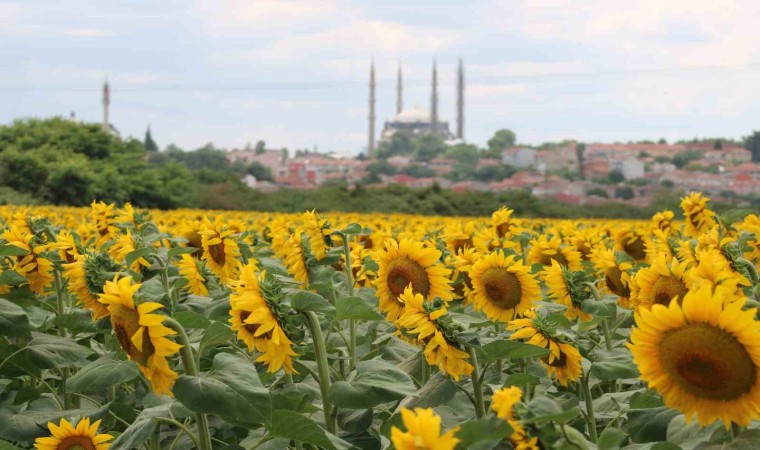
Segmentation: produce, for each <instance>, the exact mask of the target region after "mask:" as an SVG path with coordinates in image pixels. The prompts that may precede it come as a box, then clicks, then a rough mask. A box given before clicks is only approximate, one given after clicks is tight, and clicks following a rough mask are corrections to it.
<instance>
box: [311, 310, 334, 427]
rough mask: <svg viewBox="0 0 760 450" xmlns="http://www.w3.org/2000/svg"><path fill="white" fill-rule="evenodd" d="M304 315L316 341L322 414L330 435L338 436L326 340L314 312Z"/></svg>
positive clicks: (315, 348)
mask: <svg viewBox="0 0 760 450" xmlns="http://www.w3.org/2000/svg"><path fill="white" fill-rule="evenodd" d="M303 315H304V317H305V318H306V325H307V326H308V327H309V331H310V332H311V339H312V341H314V356H315V358H316V360H317V371H318V372H319V391H320V393H321V394H322V413H323V414H324V416H325V428H327V431H329V432H330V433H332V434H336V432H337V428H338V424H337V421H336V417H335V416H334V415H333V407H332V402H330V365H329V363H328V361H327V348H326V347H325V340H324V338H323V337H322V326H321V325H320V324H319V319H318V318H317V315H316V314H314V312H312V311H304V312H303Z"/></svg>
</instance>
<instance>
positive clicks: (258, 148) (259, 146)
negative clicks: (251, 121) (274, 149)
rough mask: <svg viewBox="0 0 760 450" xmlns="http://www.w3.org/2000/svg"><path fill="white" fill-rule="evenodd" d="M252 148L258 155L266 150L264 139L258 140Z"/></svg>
mask: <svg viewBox="0 0 760 450" xmlns="http://www.w3.org/2000/svg"><path fill="white" fill-rule="evenodd" d="M254 150H255V151H256V154H257V155H260V154H262V153H264V152H265V151H267V143H266V142H264V141H258V142H257V143H256V147H254Z"/></svg>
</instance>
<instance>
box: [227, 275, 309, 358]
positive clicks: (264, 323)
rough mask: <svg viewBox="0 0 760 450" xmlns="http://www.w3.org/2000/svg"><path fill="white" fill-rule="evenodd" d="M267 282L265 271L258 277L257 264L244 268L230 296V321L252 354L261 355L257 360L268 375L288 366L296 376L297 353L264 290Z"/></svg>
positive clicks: (238, 336)
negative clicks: (295, 359) (265, 367)
mask: <svg viewBox="0 0 760 450" xmlns="http://www.w3.org/2000/svg"><path fill="white" fill-rule="evenodd" d="M265 279H266V274H265V273H264V272H262V273H261V274H260V275H259V276H258V277H257V276H256V265H255V264H254V263H249V264H247V265H245V266H243V267H242V269H241V272H240V279H239V280H238V281H237V282H236V283H235V284H234V286H233V292H232V294H231V295H230V307H231V309H230V319H229V322H230V324H231V328H232V331H237V338H238V339H239V340H241V341H243V342H245V343H246V345H247V346H248V351H253V350H254V349H256V350H257V351H259V352H261V355H260V356H259V357H258V358H257V359H256V361H257V362H261V363H263V364H264V365H266V366H267V371H268V372H271V373H275V372H277V371H278V370H280V369H281V368H283V367H284V368H285V372H287V373H293V372H294V370H293V362H292V359H291V357H292V356H296V355H297V354H296V352H294V351H293V342H291V340H290V339H288V336H287V335H286V334H285V331H283V329H282V327H281V326H280V322H279V321H278V319H277V316H276V315H275V314H274V312H273V311H272V308H273V307H272V305H270V303H269V301H267V299H266V297H265V294H264V293H263V291H262V289H261V286H260V283H262V282H264V280H265Z"/></svg>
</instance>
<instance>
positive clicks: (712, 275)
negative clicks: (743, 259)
mask: <svg viewBox="0 0 760 450" xmlns="http://www.w3.org/2000/svg"><path fill="white" fill-rule="evenodd" d="M695 255H696V256H695V257H696V259H697V264H696V267H694V268H693V269H692V270H691V275H692V278H693V284H694V285H697V286H701V285H704V284H706V285H709V286H710V287H711V289H712V290H713V291H715V290H716V289H717V288H718V287H720V288H721V290H722V291H723V292H724V294H725V295H726V296H725V297H724V299H723V301H724V302H734V301H742V302H743V301H744V298H745V296H744V292H743V291H742V287H743V286H749V285H750V284H751V283H750V281H749V280H748V279H747V278H746V277H745V276H744V275H742V274H740V273H738V272H736V271H735V270H734V268H733V267H732V266H731V263H730V262H729V261H728V259H727V258H726V256H725V255H724V254H723V252H721V251H720V250H719V249H717V248H706V249H697V250H696V252H695Z"/></svg>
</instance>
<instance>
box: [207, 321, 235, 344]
mask: <svg viewBox="0 0 760 450" xmlns="http://www.w3.org/2000/svg"><path fill="white" fill-rule="evenodd" d="M231 338H232V330H230V327H228V326H227V324H225V323H222V322H211V325H209V327H208V328H206V331H205V332H204V333H203V337H201V343H200V349H201V350H203V349H205V348H208V347H214V346H216V345H220V344H224V343H225V342H228V341H229V340H230V339H231Z"/></svg>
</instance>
